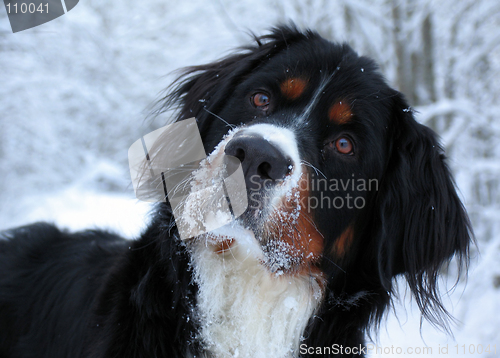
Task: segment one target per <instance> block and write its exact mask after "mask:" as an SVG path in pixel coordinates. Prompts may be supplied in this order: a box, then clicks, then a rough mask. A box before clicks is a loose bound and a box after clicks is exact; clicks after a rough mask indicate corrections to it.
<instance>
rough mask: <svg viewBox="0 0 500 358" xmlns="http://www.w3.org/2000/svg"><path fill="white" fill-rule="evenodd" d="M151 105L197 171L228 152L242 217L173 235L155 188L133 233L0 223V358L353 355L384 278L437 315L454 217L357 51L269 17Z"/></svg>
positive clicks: (458, 246)
mask: <svg viewBox="0 0 500 358" xmlns="http://www.w3.org/2000/svg"><path fill="white" fill-rule="evenodd" d="M159 103H160V105H159V106H160V109H159V111H163V110H167V109H168V110H171V109H172V108H174V109H175V110H176V111H177V117H176V120H177V121H182V120H184V119H188V118H192V117H194V118H196V124H197V126H198V130H199V133H200V134H201V139H202V142H203V146H204V149H205V151H206V153H208V157H207V158H206V159H205V160H204V161H203V162H202V164H201V165H200V168H199V169H198V171H197V172H198V174H199V173H200V172H201V174H200V175H198V178H200V177H203V178H205V179H206V180H210V178H211V177H214V178H215V177H217V176H219V175H220V173H221V172H223V171H224V166H225V165H226V164H225V163H226V161H225V160H224V157H225V156H232V157H235V158H237V159H238V160H239V162H240V164H241V168H242V172H243V175H244V181H245V185H246V190H245V193H244V194H245V197H246V198H247V200H248V206H247V207H246V209H245V211H244V213H243V214H242V215H240V216H239V217H237V218H236V219H234V220H232V221H231V222H230V223H229V224H226V225H225V226H223V227H221V228H218V229H216V230H213V231H209V232H204V233H202V234H200V235H195V236H193V237H189V238H188V239H186V240H181V238H180V235H179V230H178V228H177V226H176V221H175V218H174V213H173V210H172V206H171V205H170V203H169V200H168V198H167V199H166V200H165V201H164V202H161V203H157V204H156V205H155V209H154V216H153V218H152V219H151V223H150V225H149V227H148V228H147V229H146V230H145V231H144V233H143V234H142V235H141V236H140V237H139V238H138V239H137V240H134V241H131V240H125V239H123V238H121V237H119V236H117V235H114V234H112V233H108V232H103V231H98V230H91V231H83V232H77V233H69V232H67V231H61V230H59V229H58V228H56V227H54V226H53V225H50V224H47V223H36V224H33V225H29V226H24V227H20V228H16V229H12V230H8V231H6V232H4V233H3V234H2V239H1V240H0V357H2V358H6V357H10V358H28V357H32V358H35V357H36V358H40V357H46V358H57V357H71V358H73V357H93V358H104V357H108V358H111V357H114V358H125V357H135V358H153V357H157V358H159V357H164V358H174V357H199V358H202V357H207V358H208V357H216V358H222V357H243V358H247V357H259V358H262V357H269V358H271V357H272V358H277V357H313V356H318V355H317V354H315V352H317V347H337V348H338V349H336V350H332V351H331V352H327V353H323V354H321V355H320V356H324V357H354V356H356V357H358V356H364V355H365V353H366V346H365V343H364V342H365V336H366V334H367V333H369V332H370V331H371V330H372V329H374V328H375V329H376V327H377V325H378V324H379V322H380V320H381V318H382V317H383V314H384V312H385V311H386V309H387V308H388V307H389V305H390V303H391V299H392V297H393V296H394V291H395V279H396V278H397V277H398V276H402V277H404V278H405V279H406V281H407V284H408V287H409V290H410V291H411V293H412V295H413V297H414V300H415V302H416V303H417V305H418V307H419V308H420V310H421V312H422V315H423V317H425V318H426V319H428V320H429V321H431V322H432V323H435V324H437V325H446V320H447V316H448V313H447V311H446V309H445V308H444V306H443V304H442V301H441V298H440V295H441V293H440V292H439V290H438V276H439V274H440V273H442V272H443V266H444V267H446V264H448V263H449V262H450V260H451V259H452V258H453V257H455V258H456V262H457V263H458V265H459V267H460V268H463V270H462V271H465V270H466V268H467V262H468V261H467V258H468V251H469V244H470V242H471V241H472V240H473V236H472V230H471V226H470V222H469V219H468V216H467V214H466V211H465V210H464V206H463V205H462V203H461V201H460V199H459V197H458V196H457V192H456V188H455V186H454V182H453V179H452V176H451V175H450V171H449V169H448V167H447V165H446V163H445V156H444V154H443V150H442V148H441V147H440V145H439V143H438V140H437V138H436V135H435V133H434V132H433V131H432V130H431V129H429V128H427V127H425V126H423V125H421V124H419V123H417V122H416V121H415V119H414V116H413V114H414V111H413V110H412V108H411V107H410V106H409V105H408V103H407V102H406V100H405V99H404V96H403V95H402V94H401V93H399V92H397V91H396V90H394V89H392V88H391V87H389V86H388V84H387V83H386V81H385V80H384V78H383V76H382V75H381V74H380V73H379V71H378V68H377V66H376V64H375V63H374V62H373V61H372V60H371V59H369V58H367V57H362V56H358V55H357V54H356V52H354V51H353V50H352V49H351V48H350V47H349V46H348V45H346V44H336V43H332V42H329V41H327V40H325V39H324V38H322V37H321V36H320V35H319V34H318V33H316V32H314V31H301V30H298V29H297V28H296V27H294V26H293V25H290V26H280V27H277V28H274V29H273V30H272V31H271V32H270V33H269V34H267V35H265V36H261V37H255V42H254V44H253V45H250V46H248V47H244V48H241V49H239V50H238V51H236V52H235V53H233V54H231V55H230V56H228V57H225V58H223V59H221V60H218V61H215V62H213V63H210V64H206V65H200V66H195V67H190V68H187V69H186V70H185V71H184V72H183V73H182V75H181V76H180V77H179V78H178V79H177V80H176V81H175V82H174V84H173V85H172V86H171V87H170V89H169V92H168V93H167V95H166V96H165V97H164V98H162V99H161V100H160V102H159ZM157 146H158V147H159V149H160V150H161V148H162V146H164V147H165V148H167V147H168V145H167V143H161V142H160V143H157ZM164 154H165V153H164ZM166 154H167V155H168V153H166ZM196 200H198V202H195V203H194V205H195V206H196V205H198V206H199V207H207V205H209V204H210V203H207V202H206V199H205V197H204V196H203V195H198V196H197V199H196ZM192 204H193V203H192ZM233 204H234V202H233ZM214 210H215V209H214ZM454 262H455V261H454ZM310 347H313V349H310ZM340 347H343V349H340Z"/></svg>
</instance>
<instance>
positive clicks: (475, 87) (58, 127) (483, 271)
mask: <svg viewBox="0 0 500 358" xmlns="http://www.w3.org/2000/svg"><path fill="white" fill-rule="evenodd" d="M288 20H293V21H295V22H296V23H297V24H298V25H299V26H301V27H311V28H314V29H316V30H317V31H319V32H320V33H321V34H322V35H323V36H325V37H327V38H330V39H332V40H336V41H347V42H349V43H350V44H351V45H352V46H353V47H354V48H355V49H356V50H357V51H358V52H360V53H362V54H366V55H369V56H371V57H373V58H375V59H376V61H377V62H378V63H379V64H380V65H381V68H382V72H383V73H384V75H385V76H386V77H387V79H388V81H389V82H390V83H391V84H392V85H393V86H394V87H396V88H398V89H400V90H401V91H403V92H404V93H405V94H406V95H407V96H408V99H409V100H410V102H411V103H412V105H413V106H414V107H415V108H416V109H417V110H418V111H419V112H420V113H419V115H418V118H417V119H418V120H419V121H421V122H423V123H426V124H427V125H429V126H431V127H432V128H434V129H435V130H436V131H437V132H438V133H439V134H440V135H441V137H442V140H443V143H444V145H445V146H446V147H447V154H448V156H449V157H450V165H451V167H452V169H453V171H454V173H455V177H456V179H457V183H458V186H459V189H460V195H461V197H462V199H463V200H464V202H465V204H466V206H467V209H468V211H469V213H470V215H471V218H472V221H473V225H474V229H475V232H476V236H477V239H478V248H479V251H480V253H478V252H477V250H476V249H475V248H474V249H473V250H472V253H473V258H472V263H471V272H470V275H469V278H468V282H467V285H465V281H464V280H461V281H460V282H459V283H458V286H457V287H456V288H455V290H454V291H452V292H450V294H449V295H447V296H446V297H445V299H444V301H445V302H446V305H447V307H448V308H449V309H450V311H451V312H452V313H453V315H454V316H455V317H456V319H457V322H456V324H454V325H453V326H452V330H453V332H454V336H450V335H447V334H445V333H443V332H440V331H439V330H437V329H435V328H434V327H432V326H430V325H429V324H427V323H426V322H424V323H423V325H422V329H420V316H419V314H418V310H417V309H416V307H415V304H414V303H413V304H412V302H411V300H410V299H409V297H408V294H405V289H404V283H403V282H402V283H401V285H400V296H401V300H400V301H399V302H397V303H396V305H395V308H394V311H395V312H396V313H397V315H395V314H394V312H391V313H390V314H389V315H388V317H387V320H386V321H384V322H383V324H382V327H381V330H380V332H379V334H378V335H374V336H373V337H372V338H373V339H374V340H375V342H376V344H377V345H378V346H380V347H384V348H388V347H391V346H394V347H402V348H403V349H405V350H406V348H407V347H410V348H413V349H414V351H418V349H419V348H421V347H425V346H428V347H431V348H432V349H433V354H426V355H425V356H426V357H446V356H448V357H456V356H480V357H500V185H499V181H500V179H499V178H500V160H499V159H500V120H499V114H500V104H499V103H498V102H497V99H498V98H500V2H499V1H498V0H461V1H458V0H440V1H433V0H421V1H417V0H377V1H373V0H352V1H349V0H344V1H343V0H307V1H306V0H252V1H248V0H245V1H229V0H190V1H183V2H180V1H171V0H149V1H147V2H146V1H132V0H121V1H104V0H80V3H79V4H78V5H77V6H76V7H75V8H74V9H73V10H72V11H70V12H69V13H68V14H66V15H64V16H63V17H61V18H58V19H56V20H54V21H51V22H49V23H47V24H44V25H41V26H39V27H36V28H33V29H29V30H26V31H23V32H20V33H16V34H12V32H11V28H10V25H9V22H8V19H7V14H6V10H5V8H4V7H3V6H1V7H0V229H5V228H9V227H12V226H15V225H22V224H26V223H29V222H32V221H35V220H50V221H53V222H56V223H58V224H59V225H62V226H64V227H67V228H70V229H72V230H73V229H81V228H85V227H89V226H91V227H92V226H96V227H106V228H110V229H112V230H115V231H117V232H120V233H122V234H124V235H126V236H127V237H130V238H133V237H134V236H136V235H137V234H138V233H139V232H140V230H141V229H142V228H144V226H145V225H146V223H147V220H148V216H147V214H148V206H147V205H146V204H144V203H141V202H138V201H137V200H135V199H134V196H133V190H132V187H131V184H130V178H129V173H128V167H127V150H128V147H129V146H130V145H131V144H132V143H133V142H134V141H135V140H136V139H138V138H139V137H140V136H141V135H143V134H146V133H148V132H150V131H151V130H153V129H156V128H158V127H160V126H161V125H162V118H158V119H156V120H152V121H151V120H145V117H146V114H147V111H148V106H149V105H150V104H151V103H152V102H153V101H154V100H155V99H156V98H158V94H159V92H160V91H161V90H162V89H163V88H165V87H166V86H167V85H168V84H169V83H170V81H171V80H172V78H173V77H174V76H173V75H172V74H170V73H171V72H172V71H173V70H175V69H177V68H179V67H183V66H187V65H195V64H201V63H206V62H208V61H211V60H214V59H216V58H218V57H221V56H222V55H226V54H227V53H228V52H229V50H230V49H232V48H233V47H235V46H238V45H242V44H245V43H247V42H248V40H249V38H250V37H249V35H248V33H249V31H253V32H255V33H257V34H263V33H264V32H265V30H266V29H268V28H269V27H270V26H272V25H274V24H276V23H278V22H286V21H288ZM444 278H445V279H446V275H444ZM451 286H452V285H451V284H449V285H448V288H450V287H451ZM444 293H446V289H443V294H444ZM457 344H458V346H459V349H460V354H457V353H456V348H455V345H457ZM446 345H448V354H445V353H441V354H440V353H439V352H438V350H439V349H441V352H443V351H442V349H443V348H444V347H446ZM479 345H481V346H479ZM488 345H489V346H490V353H487V352H485V351H486V349H487V347H488ZM494 345H496V353H495V352H494V350H493V349H494V347H493V346H494ZM464 350H465V352H466V354H464V353H463V352H464ZM480 350H482V351H483V353H482V354H479V353H478V351H480ZM415 355H416V354H415ZM422 355H423V354H422ZM377 356H384V357H389V356H392V355H390V354H382V355H376V354H372V357H377ZM394 356H396V355H394Z"/></svg>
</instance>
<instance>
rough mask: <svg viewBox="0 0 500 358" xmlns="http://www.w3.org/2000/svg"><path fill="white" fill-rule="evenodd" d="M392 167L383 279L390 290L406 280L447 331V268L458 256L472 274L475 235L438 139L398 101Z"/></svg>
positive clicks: (384, 191)
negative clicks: (443, 276)
mask: <svg viewBox="0 0 500 358" xmlns="http://www.w3.org/2000/svg"><path fill="white" fill-rule="evenodd" d="M393 113H394V114H393V118H392V120H393V121H392V123H391V128H390V129H389V131H390V133H391V138H389V143H390V144H389V146H388V151H389V161H388V163H387V169H386V172H385V174H384V177H383V179H382V182H381V183H380V188H381V190H380V191H379V196H378V199H379V205H380V206H379V207H380V209H381V211H380V214H381V217H380V222H381V241H380V246H379V253H380V255H381V257H383V258H384V260H383V262H384V264H382V266H381V267H380V273H381V276H382V281H383V282H384V283H385V284H386V286H387V287H388V288H390V287H391V286H390V285H391V283H390V281H391V279H392V277H394V276H395V275H397V274H404V275H405V277H406V279H407V281H408V284H409V287H410V289H411V291H412V293H413V295H414V297H415V299H416V302H417V304H418V306H419V308H420V310H421V312H422V314H423V316H424V317H425V318H427V319H428V320H429V321H430V322H431V323H434V324H437V325H438V326H441V327H443V328H445V329H446V328H447V319H446V318H447V312H446V310H445V308H444V307H443V305H442V303H441V300H440V294H439V292H438V288H437V279H438V273H439V270H440V268H441V267H442V265H443V264H447V263H449V261H450V260H451V258H452V257H453V255H456V257H457V261H458V263H459V267H460V268H464V267H465V268H467V264H468V251H469V243H470V242H471V239H472V229H471V225H470V222H469V218H468V216H467V213H466V211H465V209H464V206H463V205H462V203H461V201H460V199H459V198H458V196H457V192H456V189H455V185H454V181H453V178H452V176H451V174H450V171H449V169H448V167H447V165H446V163H445V156H444V154H443V149H442V148H441V147H440V145H439V143H438V141H437V139H436V135H435V133H434V132H433V131H432V130H431V129H429V128H428V127H425V126H423V125H421V124H419V123H417V122H416V121H415V120H414V118H413V114H412V111H411V110H410V107H409V106H408V104H407V103H406V102H405V100H404V98H403V97H402V96H401V95H400V94H399V93H398V94H397V95H396V96H394V97H393Z"/></svg>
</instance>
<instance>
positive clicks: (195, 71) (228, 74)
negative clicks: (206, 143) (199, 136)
mask: <svg viewBox="0 0 500 358" xmlns="http://www.w3.org/2000/svg"><path fill="white" fill-rule="evenodd" d="M315 36H317V34H315V33H313V32H310V31H306V32H300V31H299V30H298V29H297V28H296V27H295V25H293V24H291V25H288V26H284V25H283V26H278V27H276V28H273V29H272V30H271V32H270V33H269V34H268V35H264V36H260V37H257V36H255V35H253V37H254V40H255V45H252V46H246V47H242V48H240V51H239V52H237V53H235V54H232V55H229V56H228V57H226V58H224V59H221V60H218V61H215V62H213V63H209V64H206V65H200V66H192V67H187V68H185V69H183V70H182V73H181V75H180V76H179V77H178V78H177V80H176V81H174V83H173V84H172V86H171V87H169V88H167V93H168V94H167V95H166V96H165V97H164V98H162V99H161V100H160V101H159V102H158V106H157V110H156V113H158V112H160V113H161V112H164V111H165V110H168V109H169V108H171V107H175V106H178V107H180V111H179V116H178V119H179V120H180V119H186V118H191V117H196V119H197V121H198V124H199V125H200V124H201V126H204V125H207V123H206V119H207V118H210V116H211V114H210V112H212V113H217V112H218V111H219V110H220V108H221V106H223V105H224V103H225V100H226V99H227V98H229V97H230V94H231V93H232V91H233V90H234V88H235V86H236V85H237V84H238V81H243V80H244V79H245V78H246V76H247V75H248V74H249V73H250V72H252V71H253V70H255V69H256V68H257V67H259V66H260V65H261V64H263V63H265V62H267V60H269V59H270V58H271V57H273V56H274V55H275V54H277V53H279V52H281V51H283V50H284V49H286V48H288V47H289V46H290V45H292V44H294V43H295V42H298V41H301V40H304V39H307V38H310V37H315ZM200 129H201V128H200Z"/></svg>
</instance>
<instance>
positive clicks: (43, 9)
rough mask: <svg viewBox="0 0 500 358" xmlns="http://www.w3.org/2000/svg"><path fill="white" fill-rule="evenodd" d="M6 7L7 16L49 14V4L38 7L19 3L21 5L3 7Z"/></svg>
mask: <svg viewBox="0 0 500 358" xmlns="http://www.w3.org/2000/svg"><path fill="white" fill-rule="evenodd" d="M5 6H6V7H7V12H8V13H9V14H27V13H30V14H34V13H36V12H37V13H41V14H48V13H49V3H46V4H40V5H38V7H37V6H36V4H34V3H29V4H27V3H24V2H23V3H21V4H17V3H16V4H12V6H11V4H7V5H5Z"/></svg>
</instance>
